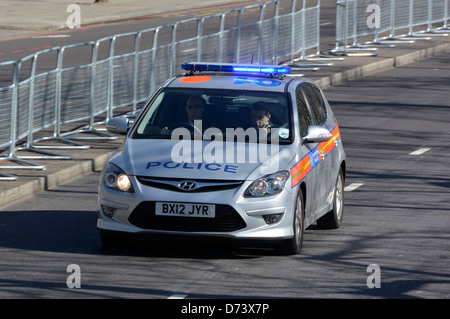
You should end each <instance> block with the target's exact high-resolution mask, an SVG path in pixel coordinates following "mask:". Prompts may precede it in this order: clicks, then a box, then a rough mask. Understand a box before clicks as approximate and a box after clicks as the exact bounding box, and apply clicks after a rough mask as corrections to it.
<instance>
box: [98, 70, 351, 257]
mask: <svg viewBox="0 0 450 319" xmlns="http://www.w3.org/2000/svg"><path fill="white" fill-rule="evenodd" d="M182 67H183V69H184V70H185V71H186V73H185V74H183V75H180V76H177V77H174V78H171V79H169V80H168V81H167V82H166V83H164V84H163V85H162V86H161V87H160V88H159V89H158V90H157V91H156V92H155V93H154V94H153V95H152V96H151V97H150V99H149V100H148V101H147V102H146V104H145V105H144V107H143V108H142V110H141V112H140V114H139V115H138V116H137V118H136V119H135V120H134V121H133V123H131V121H130V119H129V118H128V117H116V118H113V119H111V120H110V121H109V122H108V123H107V125H106V126H107V129H108V131H110V132H113V133H119V134H126V138H125V141H124V143H123V145H122V146H121V147H120V148H119V149H118V150H117V151H116V152H115V153H114V154H113V155H112V157H111V158H110V159H109V162H108V163H107V165H106V166H105V168H104V170H103V172H102V177H101V180H100V187H99V214H98V222H97V227H98V228H99V230H100V235H101V239H102V242H103V244H104V245H106V246H114V245H121V244H123V243H125V242H127V241H128V240H129V238H130V237H131V236H132V235H138V234H157V235H169V237H170V236H177V235H183V236H184V235H188V236H203V238H204V239H205V240H208V238H219V239H233V240H244V241H248V242H264V243H266V242H268V243H271V245H273V247H274V248H276V249H277V250H278V251H279V252H280V253H282V254H297V253H299V252H300V250H301V247H302V242H303V234H304V230H305V229H306V228H307V227H308V226H310V225H312V224H313V223H316V224H317V226H318V227H319V228H328V229H329V228H338V227H339V226H340V225H341V223H342V219H343V212H344V179H345V170H346V157H345V152H344V149H343V146H342V142H341V135H340V131H339V126H338V123H337V120H336V118H335V116H334V115H333V112H332V110H331V108H330V106H329V104H328V102H327V100H326V98H325V96H324V95H323V92H322V91H321V89H320V88H319V87H318V86H317V85H316V84H314V82H312V81H309V80H307V79H304V78H298V77H294V76H289V73H290V72H291V69H290V68H289V67H286V66H272V65H236V64H218V63H200V62H198V63H197V62H193V63H186V64H183V65H182ZM162 238H167V237H164V236H163V237H162Z"/></svg>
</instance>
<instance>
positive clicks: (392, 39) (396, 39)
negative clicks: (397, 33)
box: [380, 37, 416, 44]
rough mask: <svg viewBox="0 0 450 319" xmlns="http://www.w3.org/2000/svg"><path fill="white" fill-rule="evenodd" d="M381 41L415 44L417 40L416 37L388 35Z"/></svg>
mask: <svg viewBox="0 0 450 319" xmlns="http://www.w3.org/2000/svg"><path fill="white" fill-rule="evenodd" d="M380 43H386V44H387V43H395V44H413V43H416V41H415V39H414V38H399V37H387V38H382V39H381V41H380Z"/></svg>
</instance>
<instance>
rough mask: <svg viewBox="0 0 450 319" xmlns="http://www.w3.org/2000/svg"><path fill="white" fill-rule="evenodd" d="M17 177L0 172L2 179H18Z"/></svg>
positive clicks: (0, 179)
mask: <svg viewBox="0 0 450 319" xmlns="http://www.w3.org/2000/svg"><path fill="white" fill-rule="evenodd" d="M17 178H18V177H17V176H16V175H11V174H6V173H0V181H16V180H17Z"/></svg>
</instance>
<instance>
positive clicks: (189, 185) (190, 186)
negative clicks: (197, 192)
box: [177, 181, 197, 191]
mask: <svg viewBox="0 0 450 319" xmlns="http://www.w3.org/2000/svg"><path fill="white" fill-rule="evenodd" d="M177 187H178V188H179V189H181V190H183V191H192V190H194V189H196V188H197V183H196V182H193V181H182V182H179V183H178V185H177Z"/></svg>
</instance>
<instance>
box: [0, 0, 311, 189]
mask: <svg viewBox="0 0 450 319" xmlns="http://www.w3.org/2000/svg"><path fill="white" fill-rule="evenodd" d="M187 30H188V31H187ZM120 41H128V45H127V47H129V48H130V51H129V52H120V53H118V52H117V51H118V50H119V48H122V47H123V46H119V45H118V43H119V42H120ZM319 46H320V0H308V1H306V0H301V1H300V0H299V1H297V0H272V1H268V2H265V3H259V4H255V5H249V6H245V7H242V8H236V9H233V10H229V11H226V12H223V13H220V14H215V15H209V16H205V17H198V18H193V19H188V20H184V21H180V22H176V23H174V24H170V25H164V26H159V27H156V28H151V29H146V30H142V31H139V32H132V33H124V34H117V35H114V36H111V37H107V38H103V39H99V40H97V41H91V42H87V43H80V44H74V45H67V46H62V47H54V48H51V49H47V50H44V51H39V52H37V53H35V54H33V55H30V56H27V57H25V58H23V59H20V60H18V61H10V62H4V63H1V64H0V70H2V69H3V68H8V67H9V68H12V81H11V82H10V83H7V84H5V85H4V86H3V87H0V119H1V120H0V151H2V150H3V154H2V155H1V156H0V161H2V162H8V164H9V165H1V166H0V170H2V169H38V170H39V169H44V168H45V165H42V164H38V163H35V162H32V161H30V160H40V159H71V158H72V157H71V156H69V155H65V154H60V153H55V152H53V151H49V149H54V150H63V149H88V148H89V147H90V146H89V145H86V144H84V143H81V142H79V141H77V140H90V139H105V140H109V139H115V138H116V137H114V136H111V135H108V134H106V133H105V132H104V131H102V130H100V129H96V128H95V126H96V125H97V124H101V123H105V122H106V121H107V120H109V119H110V118H111V117H112V116H113V112H114V111H115V110H116V109H118V108H122V107H128V108H131V110H129V111H130V112H131V113H136V112H137V111H138V106H139V104H140V103H142V102H144V101H145V100H147V99H148V97H149V96H150V95H151V93H152V92H154V91H155V89H156V88H158V87H159V86H160V85H161V84H162V83H163V82H164V81H165V80H166V79H167V78H169V77H172V76H175V75H176V74H178V73H181V72H182V71H181V69H180V66H181V64H182V63H185V62H189V61H207V62H230V63H231V62H233V63H239V62H240V63H260V64H279V63H285V64H293V63H294V62H298V61H306V60H308V59H311V58H312V57H314V56H315V55H318V54H319V52H320V48H319ZM80 58H83V59H84V60H85V61H83V62H79V63H76V65H71V63H73V61H78V60H79V59H80ZM40 60H44V62H45V61H47V62H49V61H50V62H51V63H47V64H44V70H41V69H42V67H41V66H40V64H39V61H40ZM49 64H53V65H54V66H53V67H49V66H48V65H49ZM296 66H298V67H302V66H303V65H296ZM27 72H28V73H27ZM24 73H27V74H24ZM3 78H4V77H3ZM0 83H1V82H0ZM0 85H1V84H0ZM74 123H76V124H79V126H78V127H82V128H81V129H74V128H73V126H74V125H70V124H74ZM63 127H70V129H68V130H64V129H63ZM49 131H51V132H52V133H48V132H49ZM37 135H39V137H36V136H37ZM42 135H44V136H42ZM19 145H20V146H19ZM20 151H25V152H20ZM23 153H25V154H26V155H24V154H23ZM30 153H33V155H30ZM11 163H12V164H11ZM15 179H17V176H14V175H11V174H7V173H3V172H0V180H15Z"/></svg>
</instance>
